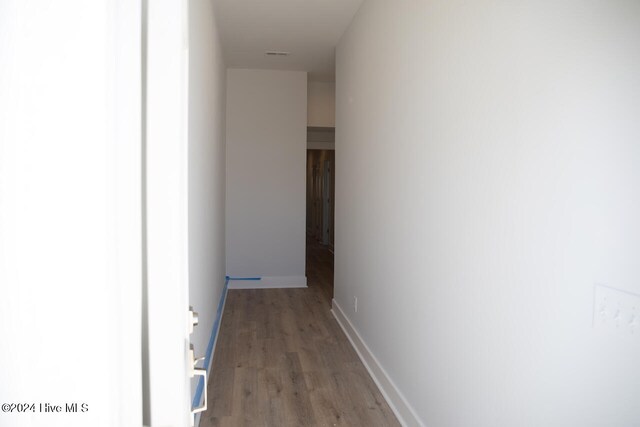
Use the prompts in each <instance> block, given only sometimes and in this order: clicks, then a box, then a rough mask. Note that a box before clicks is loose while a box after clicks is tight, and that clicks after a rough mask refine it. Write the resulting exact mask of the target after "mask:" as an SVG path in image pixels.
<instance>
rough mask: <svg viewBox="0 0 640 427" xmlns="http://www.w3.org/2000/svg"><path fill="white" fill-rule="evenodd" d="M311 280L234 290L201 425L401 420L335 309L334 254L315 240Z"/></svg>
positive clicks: (370, 426)
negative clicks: (302, 286)
mask: <svg viewBox="0 0 640 427" xmlns="http://www.w3.org/2000/svg"><path fill="white" fill-rule="evenodd" d="M307 280H308V285H309V288H307V289H263V290H262V289H261V290H229V292H228V295H227V302H226V304H225V311H224V316H223V320H222V324H221V326H220V335H219V337H218V343H217V345H216V352H215V355H214V359H213V365H212V376H211V380H210V381H209V388H208V395H209V401H208V410H207V411H206V412H205V413H204V415H203V417H202V419H201V423H200V425H201V427H214V426H215V427H224V426H234V427H236V426H251V427H256V426H265V427H298V426H317V427H320V426H329V427H334V426H352V427H359V426H362V427H378V426H380V427H386V426H399V423H398V421H397V420H396V418H395V416H394V415H393V412H392V411H391V409H390V408H389V406H388V405H387V403H386V402H385V400H384V398H383V397H382V395H381V394H380V391H379V390H378V388H377V387H376V385H375V383H374V382H373V380H372V379H371V377H370V376H369V374H368V373H367V371H366V369H365V368H364V366H363V365H362V363H361V362H360V360H359V359H358V356H357V354H356V352H355V351H354V350H353V348H352V347H351V344H350V343H349V341H348V340H347V338H346V337H345V335H344V333H343V332H342V330H341V329H340V326H339V325H338V323H337V322H336V321H335V319H334V318H333V316H332V315H331V313H330V309H331V298H332V295H333V256H332V255H331V253H330V252H329V251H328V250H327V249H326V247H324V246H322V245H319V244H316V243H313V242H308V245H307Z"/></svg>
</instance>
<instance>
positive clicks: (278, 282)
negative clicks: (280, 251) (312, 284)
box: [229, 276, 307, 289]
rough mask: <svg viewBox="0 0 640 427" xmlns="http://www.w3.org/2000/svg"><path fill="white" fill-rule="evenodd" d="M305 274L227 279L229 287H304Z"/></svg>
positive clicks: (305, 281) (305, 284) (305, 282)
mask: <svg viewBox="0 0 640 427" xmlns="http://www.w3.org/2000/svg"><path fill="white" fill-rule="evenodd" d="M306 287H307V276H265V277H261V278H259V279H257V280H234V279H233V277H231V278H230V279H229V289H271V288H306Z"/></svg>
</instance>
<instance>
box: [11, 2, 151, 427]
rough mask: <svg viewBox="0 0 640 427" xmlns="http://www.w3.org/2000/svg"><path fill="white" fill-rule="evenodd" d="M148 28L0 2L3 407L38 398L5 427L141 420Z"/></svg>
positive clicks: (93, 10) (87, 8)
mask: <svg viewBox="0 0 640 427" xmlns="http://www.w3.org/2000/svg"><path fill="white" fill-rule="evenodd" d="M140 25H141V16H140V3H139V2H137V4H136V2H135V1H134V2H131V1H92V2H86V1H83V0H75V1H73V0H70V1H65V2H60V3H57V2H56V3H52V2H49V1H37V0H32V1H24V0H15V1H13V0H8V1H2V2H1V4H0V93H2V96H0V117H1V119H0V294H1V297H0V340H1V342H2V344H1V346H0V403H3V404H5V403H6V404H10V403H34V404H35V406H34V407H33V409H32V408H31V407H29V409H28V410H27V412H26V413H17V412H16V411H14V412H12V413H8V412H5V411H4V410H3V411H2V412H0V425H2V426H16V427H20V426H30V427H35V426H65V427H68V426H88V425H91V426H123V425H131V426H133V425H141V424H142V399H141V395H142V390H141V366H140V365H141V360H140V347H141V342H140V335H141V320H140V319H141V275H142V272H141V247H142V243H141V182H140V176H141V156H140V153H141V144H140V132H141V117H140V111H141V98H140V93H141V78H140V76H141V73H140V34H141V27H140ZM40 403H42V404H44V403H49V404H51V405H61V406H62V412H61V413H55V414H52V413H44V412H41V411H42V410H41V407H40V405H39V404H40ZM71 403H78V404H79V406H78V410H79V411H80V410H81V406H80V405H81V404H83V403H85V404H87V405H88V406H87V409H88V411H87V412H84V413H82V412H78V413H70V412H66V411H65V404H71Z"/></svg>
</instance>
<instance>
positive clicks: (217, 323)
mask: <svg viewBox="0 0 640 427" xmlns="http://www.w3.org/2000/svg"><path fill="white" fill-rule="evenodd" d="M229 280H231V279H230V278H229V276H227V277H225V281H224V288H222V296H221V297H220V302H219V303H218V312H217V313H216V320H215V322H213V330H212V331H211V337H210V338H209V344H208V345H207V352H206V354H205V357H204V367H205V369H206V370H207V376H209V375H208V374H209V365H210V364H211V358H212V357H213V345H214V344H215V342H216V336H217V334H218V327H219V326H220V320H221V319H222V308H223V307H224V301H225V299H226V298H227V289H228V287H229ZM204 387H206V384H205V383H204V378H202V377H200V379H199V380H198V387H196V394H195V395H194V396H193V402H191V407H192V409H193V408H196V407H198V406H200V399H202V392H203V390H204Z"/></svg>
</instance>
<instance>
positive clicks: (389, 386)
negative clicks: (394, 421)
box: [331, 299, 424, 427]
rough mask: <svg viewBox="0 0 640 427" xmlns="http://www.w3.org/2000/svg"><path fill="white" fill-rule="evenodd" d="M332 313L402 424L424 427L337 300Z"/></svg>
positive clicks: (334, 301)
mask: <svg viewBox="0 0 640 427" xmlns="http://www.w3.org/2000/svg"><path fill="white" fill-rule="evenodd" d="M331 313H332V314H333V317H335V318H336V320H337V321H338V324H339V325H340V327H341V328H342V330H343V331H344V333H345V335H346V336H347V338H348V339H349V341H350V342H351V345H352V346H353V348H354V349H355V350H356V353H358V356H359V357H360V360H362V363H363V364H364V366H365V368H367V371H369V375H371V378H373V381H374V382H375V383H376V385H377V386H378V388H379V389H380V392H381V393H382V395H383V396H384V398H385V400H386V401H387V403H388V404H389V406H390V407H391V410H392V411H393V413H394V414H395V415H396V417H397V418H398V421H399V422H400V424H402V425H403V426H404V427H414V426H415V427H424V424H423V423H422V422H421V421H420V419H419V418H418V416H417V415H416V413H415V411H414V410H413V408H411V405H409V403H408V402H407V400H406V399H405V397H404V396H403V395H402V393H401V392H400V390H398V388H397V387H396V386H395V384H394V383H393V381H391V379H390V378H389V375H387V373H386V371H385V370H384V368H382V366H381V365H380V363H379V362H378V359H376V357H375V356H374V355H373V353H372V352H371V350H370V349H369V347H368V346H367V344H366V343H365V342H364V341H363V340H362V338H361V337H360V334H358V331H357V330H356V329H355V328H354V327H353V325H352V324H351V322H350V321H349V318H348V317H347V316H346V315H345V313H344V311H343V310H342V308H341V307H340V306H339V305H338V303H337V302H336V300H335V299H334V300H333V301H332V309H331Z"/></svg>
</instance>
